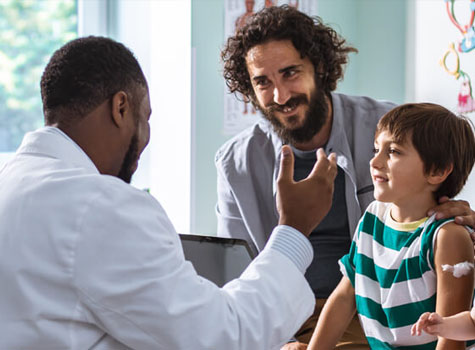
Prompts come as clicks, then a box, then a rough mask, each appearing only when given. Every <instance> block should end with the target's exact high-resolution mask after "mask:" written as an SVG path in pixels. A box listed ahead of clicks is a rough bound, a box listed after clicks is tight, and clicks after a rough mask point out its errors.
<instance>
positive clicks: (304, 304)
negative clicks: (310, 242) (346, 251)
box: [72, 189, 314, 350]
mask: <svg viewBox="0 0 475 350" xmlns="http://www.w3.org/2000/svg"><path fill="white" fill-rule="evenodd" d="M105 191H106V192H107V193H98V195H97V196H95V197H94V198H91V205H90V208H88V209H87V210H85V211H84V212H83V214H81V215H80V216H79V217H78V230H80V235H79V236H80V238H79V240H80V241H79V242H78V244H77V246H76V249H75V251H74V252H72V254H74V256H75V265H74V270H75V271H74V274H73V276H74V284H75V286H76V288H77V295H78V297H79V300H80V302H79V305H78V308H80V309H81V312H82V313H83V314H86V315H87V319H88V321H89V322H91V323H92V324H95V325H96V326H98V327H100V328H101V329H103V330H104V331H105V332H106V333H108V334H109V335H110V336H111V337H113V338H115V339H117V340H118V341H119V342H121V343H123V344H125V345H127V346H128V347H130V348H132V349H174V350H179V349H187V350H190V349H193V350H199V349H227V350H234V349H236V350H237V349H243V350H244V349H246V350H248V349H260V350H261V349H278V348H279V347H280V345H282V344H283V343H285V342H286V341H287V340H288V339H289V338H290V337H291V336H292V335H293V334H294V333H295V331H296V330H297V329H298V328H299V326H300V325H301V324H302V323H303V322H304V320H305V319H307V317H308V316H309V315H310V314H311V312H312V310H313V306H314V296H313V294H312V291H311V290H310V288H309V286H308V284H307V282H306V281H305V278H304V276H303V274H302V273H301V272H300V271H298V269H297V267H296V266H295V265H294V264H293V263H292V262H291V261H290V260H289V259H288V258H287V257H285V256H284V255H283V254H281V253H280V252H278V251H276V250H273V249H268V248H266V249H264V251H263V252H262V253H261V254H260V255H259V256H258V257H257V258H256V259H255V261H254V262H253V263H252V264H251V265H250V266H249V267H248V268H247V269H246V271H245V272H244V273H243V274H242V276H241V277H240V278H239V279H237V280H234V281H231V282H230V283H228V284H227V285H225V286H224V287H223V288H218V287H217V286H216V285H214V284H213V283H211V282H210V281H208V280H206V279H204V278H201V277H199V276H198V275H197V274H196V272H195V270H194V269H193V267H192V265H191V264H190V263H189V262H187V261H185V260H184V256H183V252H182V248H181V243H180V240H179V238H178V235H177V234H176V232H175V230H174V228H173V226H172V224H171V223H170V221H169V220H168V218H167V216H166V214H165V212H164V210H163V209H162V208H161V206H160V205H159V204H158V203H157V202H156V201H155V200H154V199H153V198H152V197H151V196H150V195H148V194H146V193H141V192H140V191H135V190H129V191H117V190H116V189H115V190H109V191H108V190H107V189H105ZM139 192H140V193H139Z"/></svg>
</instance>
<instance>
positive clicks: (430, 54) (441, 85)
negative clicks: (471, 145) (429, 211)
mask: <svg viewBox="0 0 475 350" xmlns="http://www.w3.org/2000/svg"><path fill="white" fill-rule="evenodd" d="M455 5H456V6H455V10H456V11H455V15H456V18H457V19H458V20H459V22H460V23H461V24H462V25H465V24H467V23H468V22H469V11H468V8H469V1H468V0H465V1H456V2H455ZM411 7H412V9H411V11H412V12H413V13H414V21H413V22H412V23H410V25H409V27H410V31H411V33H412V36H413V38H414V43H413V44H414V55H413V60H412V65H413V70H414V74H413V75H412V76H411V77H410V78H411V80H412V82H411V83H410V84H411V85H413V87H414V88H413V91H412V96H409V97H408V99H409V100H414V101H420V102H422V101H428V102H435V103H439V104H441V105H443V106H445V107H446V108H448V109H450V110H452V111H455V110H456V105H457V96H458V92H459V88H460V80H457V79H455V78H454V76H452V75H449V74H448V73H446V72H445V70H444V69H443V68H442V67H441V66H440V65H439V60H440V59H441V58H442V57H443V55H444V53H445V52H446V51H447V49H448V46H449V44H450V43H451V42H457V41H459V40H460V39H461V38H462V37H461V34H460V32H459V31H458V29H456V27H455V26H454V25H453V24H452V23H451V22H450V19H449V17H448V15H447V12H446V10H445V3H444V2H443V1H423V0H417V1H414V2H413V3H412V4H411ZM459 57H460V69H461V70H463V71H465V72H467V73H468V74H470V76H471V78H472V89H473V88H474V87H475V85H474V83H475V82H474V81H473V79H474V78H475V50H472V51H470V52H469V53H463V54H460V53H459ZM447 64H448V66H449V69H453V67H454V64H455V59H454V57H453V56H449V57H448V58H447ZM468 116H469V117H470V118H471V120H472V121H474V122H475V113H470V114H468ZM458 197H459V198H463V199H465V200H468V201H469V202H470V204H471V207H472V208H473V207H475V171H473V170H472V173H471V175H470V178H469V180H468V182H467V184H466V186H465V188H464V189H463V190H462V192H461V193H460V195H459V196H458Z"/></svg>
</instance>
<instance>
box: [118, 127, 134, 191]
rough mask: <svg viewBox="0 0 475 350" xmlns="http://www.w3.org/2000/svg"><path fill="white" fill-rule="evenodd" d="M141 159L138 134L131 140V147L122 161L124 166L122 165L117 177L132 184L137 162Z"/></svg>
mask: <svg viewBox="0 0 475 350" xmlns="http://www.w3.org/2000/svg"><path fill="white" fill-rule="evenodd" d="M138 159H139V141H138V137H137V134H135V135H134V136H132V139H131V140H130V145H129V149H128V150H127V153H126V154H125V157H124V161H123V162H122V166H121V167H120V171H119V174H118V175H117V177H118V178H119V179H122V180H123V181H125V182H127V183H128V184H130V181H131V180H132V175H133V174H134V172H135V170H136V163H137V161H138Z"/></svg>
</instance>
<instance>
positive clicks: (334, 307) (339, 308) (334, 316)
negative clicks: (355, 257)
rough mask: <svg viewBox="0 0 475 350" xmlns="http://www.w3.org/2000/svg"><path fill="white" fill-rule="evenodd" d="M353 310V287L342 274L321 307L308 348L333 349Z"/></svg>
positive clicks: (353, 312) (354, 310)
mask: <svg viewBox="0 0 475 350" xmlns="http://www.w3.org/2000/svg"><path fill="white" fill-rule="evenodd" d="M355 312H356V303H355V289H354V288H353V286H352V285H351V282H350V280H349V279H348V278H347V277H346V276H343V278H342V279H341V281H340V283H339V284H338V286H337V287H336V288H335V290H334V291H333V292H332V294H331V295H330V297H329V298H328V300H327V302H326V303H325V306H324V307H323V310H322V313H321V314H320V317H319V318H318V323H317V327H316V328H315V332H314V333H313V335H312V339H311V340H310V343H309V345H308V350H316V349H318V350H325V349H329V350H330V349H333V348H334V347H335V345H336V344H337V342H338V341H339V340H340V338H341V336H342V335H343V333H344V332H345V329H346V328H347V327H348V325H349V324H350V322H351V319H352V318H353V316H354V315H355Z"/></svg>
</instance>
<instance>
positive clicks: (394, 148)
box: [308, 103, 475, 350]
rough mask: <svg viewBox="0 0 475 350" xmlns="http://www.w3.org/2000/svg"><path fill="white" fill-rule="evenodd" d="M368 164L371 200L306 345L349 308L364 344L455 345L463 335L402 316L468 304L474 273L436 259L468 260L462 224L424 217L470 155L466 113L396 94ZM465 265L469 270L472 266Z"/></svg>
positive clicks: (450, 192)
mask: <svg viewBox="0 0 475 350" xmlns="http://www.w3.org/2000/svg"><path fill="white" fill-rule="evenodd" d="M374 145H375V149H374V157H373V159H372V160H371V161H370V170H371V175H372V178H373V184H374V196H375V199H376V201H374V202H373V203H371V204H370V205H369V206H368V208H367V210H366V212H365V214H364V215H363V217H362V219H361V220H360V223H359V225H358V229H357V232H356V233H355V235H354V238H353V243H352V245H351V248H350V252H349V253H348V254H347V255H345V256H344V257H343V258H342V259H341V260H340V268H341V271H342V273H343V275H344V276H343V278H342V280H341V281H340V283H339V285H338V286H337V288H336V289H335V291H334V292H333V293H332V294H331V295H330V297H329V299H328V301H327V303H326V304H325V307H324V308H323V310H322V314H321V316H320V319H319V322H318V324H317V328H316V329H315V332H314V334H313V337H312V340H311V341H310V344H309V347H308V349H314V350H316V349H318V350H322V349H333V348H334V346H335V344H336V343H337V341H338V340H339V338H340V336H341V334H342V333H343V331H344V329H345V328H346V326H347V324H348V322H349V321H350V320H351V318H352V316H353V315H354V313H355V311H357V312H358V315H359V319H360V322H361V324H362V326H363V329H364V332H365V335H366V337H367V339H368V342H369V345H370V346H371V348H373V349H395V348H397V349H434V348H436V347H437V349H441V348H444V349H445V348H450V349H464V348H465V343H463V342H455V341H452V340H447V339H442V338H441V339H440V340H438V338H437V336H434V335H430V334H427V333H424V334H423V335H421V336H420V337H412V336H411V326H412V325H413V324H414V323H415V322H416V321H417V319H418V318H419V315H421V314H422V313H424V312H432V311H437V312H438V313H439V314H441V315H443V316H448V315H454V314H456V313H458V312H461V311H464V310H468V309H469V308H470V303H471V298H472V291H473V282H474V275H473V273H469V274H466V275H464V276H462V277H460V278H456V277H454V275H453V273H447V272H443V270H442V265H445V264H449V265H455V264H457V263H460V262H465V261H466V262H468V263H469V264H470V263H473V249H472V243H471V239H470V236H469V233H468V232H467V230H465V228H464V227H463V226H459V225H456V224H455V223H454V222H452V221H453V219H450V220H447V219H446V220H437V219H436V218H435V217H434V216H432V217H430V218H427V217H425V216H426V213H427V211H428V210H429V209H430V208H431V207H433V206H434V205H435V204H436V203H437V200H438V199H439V198H440V197H442V196H449V197H453V196H455V195H456V194H457V193H458V192H459V191H460V190H461V189H462V187H463V185H464V184H465V181H466V180H467V177H468V175H469V174H470V171H471V169H472V166H473V164H474V161H475V139H474V134H473V131H472V128H471V126H470V123H469V122H468V121H467V120H466V119H464V118H460V117H457V116H455V115H454V114H453V113H451V112H450V111H448V110H447V109H445V108H443V107H441V106H438V105H435V104H429V103H422V104H406V105H402V106H399V107H396V108H395V109H393V110H391V111H390V112H388V113H387V114H386V115H385V116H384V117H383V118H382V119H381V120H380V122H379V123H378V126H377V130H376V134H375V142H374ZM472 272H473V271H472Z"/></svg>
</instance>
